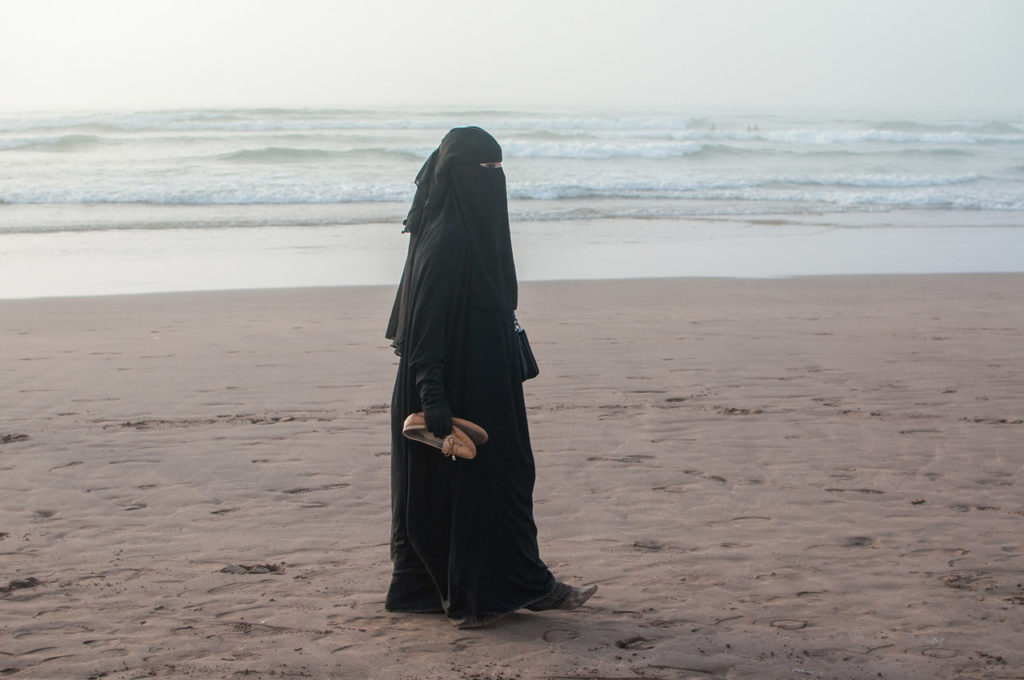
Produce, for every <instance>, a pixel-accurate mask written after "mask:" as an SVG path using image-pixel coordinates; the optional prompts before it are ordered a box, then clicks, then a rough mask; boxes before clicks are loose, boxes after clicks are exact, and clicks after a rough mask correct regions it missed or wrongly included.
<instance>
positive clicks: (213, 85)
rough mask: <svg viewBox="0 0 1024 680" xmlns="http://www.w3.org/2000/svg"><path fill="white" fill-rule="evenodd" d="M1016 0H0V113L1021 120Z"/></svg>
mask: <svg viewBox="0 0 1024 680" xmlns="http://www.w3.org/2000/svg"><path fill="white" fill-rule="evenodd" d="M1022 35H1024V0H674V1H673V0H616V1H612V0H510V1H509V2H504V3H496V2H488V1H487V0H429V1H426V0H365V1H364V0H273V1H271V0H32V2H21V1H15V0H7V1H5V2H4V7H3V22H2V24H0V110H7V111H12V110H13V111H17V110H83V109H86V110H95V109H119V110H121V109H153V108H199V107H204V108H205V107H223V106H228V107H263V106H273V107H309V106H322V107H339V108H362V107H396V108H431V109H437V108H448V107H463V108H466V107H471V108H476V109H502V108H505V109H509V108H511V109H531V108H545V107H549V108H561V109H568V108H601V109H629V110H642V109H672V110H680V111H685V112H691V113H693V112H700V111H705V110H723V109H730V110H738V111H746V110H751V111H787V112H789V111H794V110H795V111H800V110H815V111H821V110H828V111H835V110H839V111H864V112H879V113H882V112H886V113H904V112H905V113H928V112H934V113H938V114H942V113H957V112H981V113H992V114H1001V115H1020V114H1024V39H1022V37H1021V36H1022Z"/></svg>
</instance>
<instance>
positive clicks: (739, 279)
mask: <svg viewBox="0 0 1024 680" xmlns="http://www.w3.org/2000/svg"><path fill="white" fill-rule="evenodd" d="M1018 276H1019V277H1022V278H1024V268H1022V270H1007V271H962V272H961V271H957V272H891V273H886V272H864V273H853V274H851V273H840V274H789V275H779V276H647V277H644V276H633V277H609V278H591V279H540V280H537V279H528V280H523V279H520V280H519V287H520V288H521V289H522V288H532V287H538V288H539V287H546V286H559V285H568V286H572V285H584V286H586V285H614V284H624V285H630V284H636V285H643V284H663V283H671V282H687V281H688V282H694V283H700V282H707V283H711V282H716V281H717V282H736V283H751V284H753V283H757V282H778V281H813V280H816V279H817V280H821V281H829V280H842V279H886V278H893V279H923V278H930V277H939V278H947V277H949V278H955V277H965V278H974V277H1018ZM397 287H398V284H397V283H393V284H392V283H372V284H351V285H322V286H278V287H269V286H268V287H259V288H213V289H205V288H204V289H197V290H160V291H143V292H132V293H108V294H98V295H88V294H83V295H49V296H38V297H12V298H4V297H0V306H2V305H5V304H22V303H23V304H32V303H35V302H40V303H45V302H48V301H52V302H60V301H80V302H88V301H97V302H98V301H102V300H114V299H117V298H138V299H142V298H161V297H162V298H173V297H177V296H204V295H209V296H231V295H240V296H246V295H260V294H270V295H275V294H301V293H303V292H305V293H318V292H320V293H329V292H332V291H333V292H336V293H339V294H341V293H344V292H346V291H348V292H356V291H360V290H363V291H367V292H375V291H389V292H390V293H391V294H393V293H394V291H395V290H396V289H397Z"/></svg>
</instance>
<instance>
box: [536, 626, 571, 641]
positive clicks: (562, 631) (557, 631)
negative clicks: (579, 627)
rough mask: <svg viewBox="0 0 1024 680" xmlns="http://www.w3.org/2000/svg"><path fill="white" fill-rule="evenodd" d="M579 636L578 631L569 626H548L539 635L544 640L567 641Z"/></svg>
mask: <svg viewBox="0 0 1024 680" xmlns="http://www.w3.org/2000/svg"><path fill="white" fill-rule="evenodd" d="M579 636H580V634H579V632H578V631H575V630H572V629H571V628H549V629H548V630H546V631H544V634H543V635H541V637H542V638H544V641H545V642H568V641H569V640H575V639H576V638H578V637H579Z"/></svg>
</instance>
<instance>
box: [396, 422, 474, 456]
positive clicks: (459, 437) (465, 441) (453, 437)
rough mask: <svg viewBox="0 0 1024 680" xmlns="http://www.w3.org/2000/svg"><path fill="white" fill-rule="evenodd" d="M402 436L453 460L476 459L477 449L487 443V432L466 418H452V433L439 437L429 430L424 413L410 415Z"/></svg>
mask: <svg viewBox="0 0 1024 680" xmlns="http://www.w3.org/2000/svg"><path fill="white" fill-rule="evenodd" d="M402 434H403V435H404V436H405V437H406V438H407V439H411V440H413V441H417V442H420V443H422V444H426V445H427V446H432V447H434V448H435V449H440V450H441V453H443V454H444V455H446V456H448V457H449V458H451V459H452V460H453V461H454V460H455V459H456V458H464V459H466V460H472V459H474V458H476V447H478V446H480V445H481V444H484V443H486V442H487V431H486V430H484V428H482V427H480V426H479V425H477V424H476V423H474V422H472V421H469V420H466V419H465V418H452V432H451V434H449V435H448V436H446V437H438V436H437V435H435V434H434V433H433V432H431V431H430V430H428V429H427V421H426V419H425V418H424V417H423V412H422V411H420V412H419V413H413V414H410V415H409V417H408V418H406V419H405V423H403V424H402Z"/></svg>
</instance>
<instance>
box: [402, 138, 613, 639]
mask: <svg viewBox="0 0 1024 680" xmlns="http://www.w3.org/2000/svg"><path fill="white" fill-rule="evenodd" d="M416 185H417V188H416V196H415V198H414V199H413V204H412V208H411V210H410V211H409V216H408V217H407V218H406V220H405V227H406V228H405V231H407V232H408V233H409V254H408V257H407V259H406V263H405V271H404V272H403V274H402V281H401V284H400V286H399V289H398V295H397V297H396V299H395V306H394V308H393V310H392V313H391V320H390V322H389V324H388V332H387V337H388V338H390V339H391V340H392V341H393V345H394V347H395V353H396V354H398V355H399V357H400V359H399V363H398V377H397V379H396V381H395V391H394V395H393V397H392V400H391V505H392V522H391V559H392V561H393V562H394V572H393V575H392V579H391V586H390V588H389V589H388V595H387V601H386V605H385V606H386V608H387V609H388V611H398V612H444V613H445V614H447V616H448V617H449V618H450V619H451V620H452V622H453V623H455V624H456V625H459V626H460V627H470V626H476V625H482V624H485V623H487V622H488V621H491V620H494V619H496V618H498V617H500V616H502V615H504V614H507V613H509V612H512V611H515V610H517V609H520V608H523V607H526V608H529V609H531V610H533V611H541V610H545V609H574V608H576V607H578V606H579V605H581V604H583V602H584V601H586V599H587V598H589V597H590V596H591V595H592V594H593V593H594V591H595V590H596V589H597V587H596V586H592V587H591V588H589V589H582V588H573V587H571V586H568V585H566V584H564V583H560V582H558V581H556V580H555V578H554V576H552V575H551V572H550V571H548V568H547V567H546V566H545V565H544V563H543V562H542V561H541V559H540V555H539V552H538V549H537V528H536V525H535V524H534V521H533V484H534V477H535V470H534V462H533V451H532V449H531V448H530V433H529V431H528V428H527V423H526V407H525V405H524V403H523V385H522V378H521V375H520V365H519V355H518V346H517V345H516V344H515V343H516V342H517V339H516V337H515V334H514V331H513V318H514V310H515V308H516V303H517V283H516V272H515V264H514V262H513V259H512V244H511V239H510V237H509V225H508V203H507V198H506V193H505V175H504V172H503V171H502V169H501V147H500V146H499V145H498V143H497V142H496V141H495V140H494V138H492V137H491V136H490V135H489V134H487V133H486V132H484V131H483V130H481V129H480V128H477V127H467V128H456V129H454V130H452V131H451V132H449V133H448V134H447V135H446V136H445V138H444V139H443V140H442V141H441V145H440V146H439V147H438V148H437V150H435V151H434V152H433V153H432V154H431V155H430V157H429V158H428V159H427V161H426V163H424V165H423V168H422V169H421V170H420V172H419V175H417V177H416ZM419 411H423V413H424V417H425V420H426V425H427V429H428V430H430V431H431V432H432V433H433V434H434V435H436V436H438V437H441V438H443V437H445V436H446V435H448V434H449V433H451V431H452V416H453V415H455V416H458V417H460V418H465V419H467V420H470V421H473V422H474V423H476V424H478V425H480V426H481V427H483V428H484V429H485V430H486V431H487V433H488V435H489V439H488V441H487V443H486V444H482V445H481V446H480V448H479V452H478V455H477V457H476V458H475V459H473V460H462V459H459V460H458V461H457V462H456V461H455V460H454V459H449V458H446V457H444V456H442V455H441V454H440V452H438V451H437V450H436V449H433V448H430V447H428V446H426V445H425V444H422V443H420V442H416V441H412V440H410V439H407V438H405V437H403V436H402V425H403V422H404V421H405V418H406V416H408V415H409V414H410V413H415V412H419Z"/></svg>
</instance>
